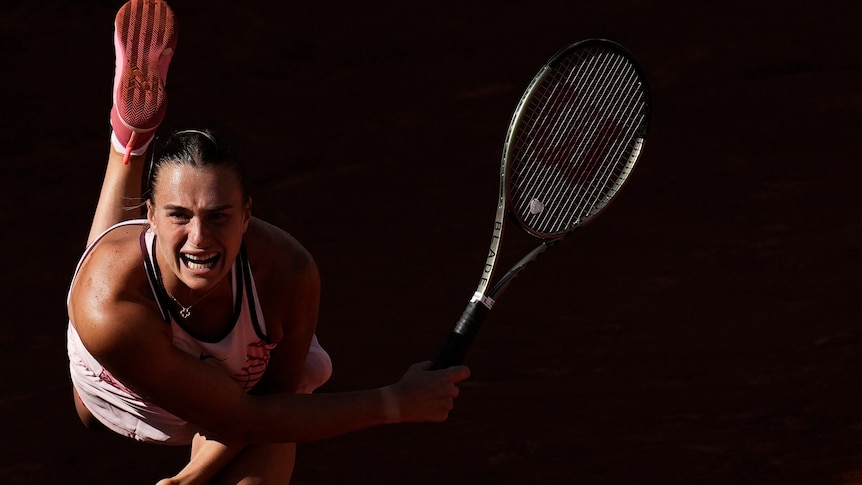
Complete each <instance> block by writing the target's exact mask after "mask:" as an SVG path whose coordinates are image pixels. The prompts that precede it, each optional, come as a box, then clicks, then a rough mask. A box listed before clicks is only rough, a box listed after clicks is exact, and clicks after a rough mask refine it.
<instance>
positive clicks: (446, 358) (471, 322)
mask: <svg viewBox="0 0 862 485" xmlns="http://www.w3.org/2000/svg"><path fill="white" fill-rule="evenodd" d="M489 311H491V309H490V308H488V307H487V306H485V304H484V303H482V302H480V301H471V302H470V303H469V304H468V305H467V308H466V309H465V310H464V313H462V314H461V318H460V319H459V320H458V324H457V325H455V329H454V330H453V331H452V333H450V334H449V339H448V340H446V344H445V345H444V346H443V350H442V351H440V355H439V356H438V357H437V360H435V361H434V365H432V366H431V369H432V370H436V369H445V368H447V367H452V366H453V365H459V364H461V362H463V361H464V356H465V355H466V354H467V349H468V348H469V347H470V344H471V343H473V338H474V337H476V334H477V333H478V332H479V327H480V326H481V324H482V322H483V321H484V320H485V316H486V315H488V312H489Z"/></svg>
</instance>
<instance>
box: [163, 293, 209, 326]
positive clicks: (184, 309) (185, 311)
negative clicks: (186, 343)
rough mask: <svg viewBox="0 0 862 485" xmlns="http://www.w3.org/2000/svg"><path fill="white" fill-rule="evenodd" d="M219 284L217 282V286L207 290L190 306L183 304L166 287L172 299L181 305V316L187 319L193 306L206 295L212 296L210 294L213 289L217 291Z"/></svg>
mask: <svg viewBox="0 0 862 485" xmlns="http://www.w3.org/2000/svg"><path fill="white" fill-rule="evenodd" d="M218 286H219V285H218V284H216V285H215V286H213V287H212V288H210V291H208V292H206V293H205V294H204V296H202V297H200V298H198V300H197V301H196V302H194V303H192V304H191V305H189V306H185V305H183V304H182V303H180V301H179V300H177V299H176V298H175V297H174V295H172V294H171V293H170V292H169V291H168V289H167V288H165V293H167V294H168V296H169V297H171V300H174V303H176V304H177V305H179V307H180V316H181V317H183V319H186V318H189V317H190V316H192V307H193V306H195V305H197V304H198V303H200V302H201V301H203V299H204V298H206V297H208V296H210V294H211V293H212V292H213V291H215V289H216V288H218Z"/></svg>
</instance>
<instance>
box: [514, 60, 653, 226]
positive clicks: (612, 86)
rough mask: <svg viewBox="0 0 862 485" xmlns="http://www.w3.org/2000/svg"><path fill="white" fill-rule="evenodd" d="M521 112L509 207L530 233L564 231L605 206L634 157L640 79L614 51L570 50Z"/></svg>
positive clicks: (639, 127)
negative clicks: (572, 52) (569, 54)
mask: <svg viewBox="0 0 862 485" xmlns="http://www.w3.org/2000/svg"><path fill="white" fill-rule="evenodd" d="M522 111H523V113H522V117H523V119H522V121H521V125H522V127H521V128H520V133H519V135H517V136H516V137H515V138H514V140H513V146H514V149H513V151H512V161H511V164H512V165H511V166H512V180H511V182H512V185H511V187H510V189H511V199H512V201H513V202H514V204H515V207H514V209H515V211H516V213H517V214H518V215H519V217H520V218H521V219H522V221H523V222H525V223H526V224H528V225H529V227H530V228H531V229H533V230H534V231H537V232H540V233H543V234H549V235H550V234H555V233H559V232H564V231H567V230H569V229H571V227H572V226H573V225H578V224H579V223H581V221H582V220H585V219H587V218H589V217H590V216H592V215H594V214H595V213H596V212H598V211H599V210H600V209H601V208H602V207H603V206H604V205H605V204H606V202H607V201H608V200H609V199H610V197H611V196H612V195H613V193H614V192H615V191H616V190H617V189H618V188H619V186H620V185H622V182H623V181H624V180H625V177H626V176H627V174H628V172H629V171H630V169H631V165H632V164H633V163H634V160H635V159H636V158H637V157H636V155H637V153H638V152H639V150H640V143H641V142H640V140H641V139H642V136H643V133H642V132H643V131H644V129H645V124H646V116H647V113H646V100H645V95H644V91H643V86H642V83H641V81H640V78H639V77H638V74H637V72H636V70H635V69H634V68H633V67H632V66H631V64H630V63H629V61H628V59H627V58H625V57H624V56H622V55H621V54H619V53H616V52H614V51H611V50H609V49H598V50H591V51H589V52H585V53H581V52H577V51H576V52H575V55H573V56H571V57H569V58H565V59H563V60H562V61H561V63H560V64H559V65H558V66H557V67H556V68H554V69H553V70H552V71H551V72H550V73H548V74H547V75H546V77H545V78H544V79H543V80H542V81H541V82H540V83H539V84H538V85H537V86H536V87H535V89H534V93H533V95H532V97H531V99H530V101H529V102H528V103H527V104H526V105H525V106H524V107H523V108H522Z"/></svg>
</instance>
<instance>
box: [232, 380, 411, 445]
mask: <svg viewBox="0 0 862 485" xmlns="http://www.w3.org/2000/svg"><path fill="white" fill-rule="evenodd" d="M255 401H256V403H255V408H256V411H255V413H254V416H255V418H254V421H253V422H251V423H249V425H248V426H247V427H245V429H242V430H238V432H240V433H241V434H240V436H239V437H241V438H242V440H243V441H245V442H249V443H270V442H305V441H316V440H321V439H326V438H331V437H333V436H338V435H341V434H345V433H350V432H353V431H359V430H361V429H365V428H370V427H373V426H379V425H383V424H391V423H397V422H400V421H401V419H400V416H399V412H398V405H397V398H395V397H394V396H393V393H392V391H391V390H390V387H385V388H380V389H374V390H366V391H356V392H342V393H331V394H328V393H321V394H272V395H266V396H256V398H255Z"/></svg>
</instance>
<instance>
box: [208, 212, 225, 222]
mask: <svg viewBox="0 0 862 485" xmlns="http://www.w3.org/2000/svg"><path fill="white" fill-rule="evenodd" d="M228 217H229V216H228V214H226V213H224V212H213V213H212V214H210V216H209V219H210V220H211V221H213V222H223V221H226V220H227V219H228Z"/></svg>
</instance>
